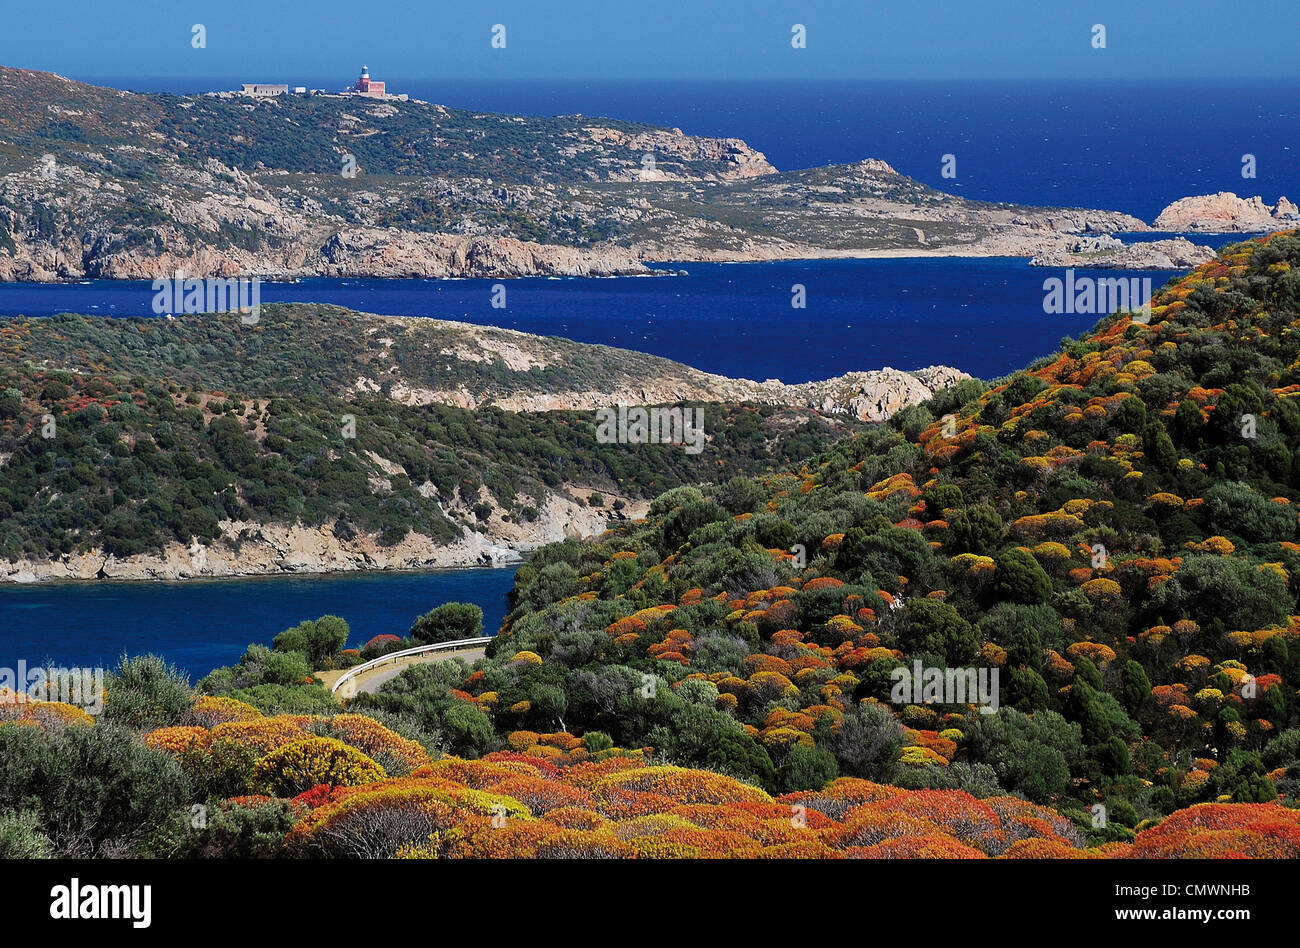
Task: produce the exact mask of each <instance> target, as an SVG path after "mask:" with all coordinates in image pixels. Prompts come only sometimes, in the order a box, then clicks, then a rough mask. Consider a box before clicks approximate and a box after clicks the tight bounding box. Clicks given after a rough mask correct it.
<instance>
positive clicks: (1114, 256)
mask: <svg viewBox="0 0 1300 948" xmlns="http://www.w3.org/2000/svg"><path fill="white" fill-rule="evenodd" d="M1213 259H1214V250H1213V249H1212V248H1210V247H1206V246H1203V245H1201V244H1194V243H1192V242H1191V241H1190V240H1188V239H1187V238H1186V237H1174V238H1172V239H1169V240H1145V241H1139V242H1137V243H1133V244H1125V243H1124V242H1123V241H1121V240H1119V239H1118V238H1114V237H1082V238H1079V239H1078V240H1077V241H1074V242H1073V243H1072V244H1071V246H1070V247H1068V248H1067V249H1065V250H1053V251H1049V252H1047V253H1042V254H1038V255H1037V256H1035V257H1033V258H1032V259H1030V261H1029V265H1030V266H1031V267H1101V268H1106V269H1110V270H1189V269H1192V268H1194V267H1199V266H1200V265H1201V264H1203V263H1206V262H1207V261H1209V260H1213Z"/></svg>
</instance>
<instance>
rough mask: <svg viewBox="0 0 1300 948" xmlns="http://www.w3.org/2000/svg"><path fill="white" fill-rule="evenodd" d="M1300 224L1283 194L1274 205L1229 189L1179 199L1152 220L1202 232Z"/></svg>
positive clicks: (1162, 226)
mask: <svg viewBox="0 0 1300 948" xmlns="http://www.w3.org/2000/svg"><path fill="white" fill-rule="evenodd" d="M1297 223H1300V213H1298V212H1297V210H1296V206H1295V205H1294V204H1292V203H1291V202H1290V201H1289V200H1287V199H1286V198H1285V197H1281V198H1278V201H1277V203H1276V204H1274V205H1268V204H1265V203H1264V199H1263V198H1261V197H1259V196H1258V195H1256V196H1255V197H1251V198H1241V197H1237V195H1236V194H1234V193H1233V192H1231V191H1220V192H1219V193H1217V194H1201V195H1195V196H1192V197H1185V198H1180V199H1179V200H1177V201H1175V202H1174V203H1173V204H1170V205H1169V206H1168V207H1166V208H1165V209H1164V210H1163V211H1161V212H1160V216H1159V217H1157V218H1156V219H1155V224H1154V226H1155V229H1156V230H1164V231H1189V232H1190V231H1204V232H1206V233H1222V234H1256V233H1265V232H1267V231H1272V230H1282V229H1285V228H1287V227H1294V226H1295V225H1296V224H1297Z"/></svg>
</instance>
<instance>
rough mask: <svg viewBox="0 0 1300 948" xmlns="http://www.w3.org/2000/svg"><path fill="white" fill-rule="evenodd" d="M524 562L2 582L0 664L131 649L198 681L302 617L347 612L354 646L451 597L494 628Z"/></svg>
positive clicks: (109, 659) (100, 658)
mask: <svg viewBox="0 0 1300 948" xmlns="http://www.w3.org/2000/svg"><path fill="white" fill-rule="evenodd" d="M514 575H515V567H496V568H479V569H449V570H436V571H432V572H425V573H364V574H357V573H346V574H341V575H337V576H288V577H279V576H276V577H266V578H257V579H211V580H209V579H204V580H195V581H188V582H148V581H146V582H63V583H54V584H40V585H32V586H12V585H8V586H3V587H0V667H5V668H13V667H15V666H16V664H17V663H18V661H19V660H20V659H23V660H25V661H26V662H27V664H28V666H35V665H37V664H38V663H44V662H49V663H51V664H53V665H55V666H56V667H58V666H65V667H70V666H76V667H87V666H89V667H109V668H111V667H114V666H115V664H116V662H117V659H118V658H119V657H120V656H121V655H122V654H123V653H124V652H125V653H127V654H130V655H141V654H144V653H147V652H153V653H155V654H159V655H162V656H163V657H165V658H166V659H167V660H168V661H170V662H172V663H173V664H175V665H176V666H178V667H179V668H182V669H184V670H185V671H187V672H189V673H190V675H191V676H192V677H193V679H194V680H196V681H197V680H198V679H199V678H202V677H203V676H204V675H206V674H207V673H208V672H209V671H211V670H212V669H213V668H216V667H218V666H221V665H230V664H233V663H234V662H236V661H238V660H239V656H240V655H242V654H243V652H244V649H245V648H246V647H247V646H248V645H249V644H250V643H253V642H258V643H262V644H265V645H269V644H271V639H272V638H274V637H275V635H276V634H277V633H279V632H282V631H284V630H285V629H287V628H289V627H290V626H294V625H297V624H298V623H299V622H301V621H302V620H303V619H315V618H317V617H319V616H322V615H337V616H342V617H343V618H344V619H347V621H348V625H349V626H351V629H352V635H351V637H350V639H349V641H348V644H349V645H351V646H360V645H364V644H365V643H366V642H367V641H369V640H370V639H371V638H373V637H374V636H376V635H381V634H384V633H391V634H394V635H405V634H406V632H407V630H408V629H410V627H411V624H412V623H413V622H414V621H415V619H417V618H418V617H419V616H421V615H423V614H424V613H426V612H428V611H429V610H430V609H432V608H433V607H434V606H439V605H441V604H442V603H444V602H474V603H478V604H479V605H480V606H482V607H483V629H484V634H485V635H493V634H495V633H496V632H497V630H498V629H499V628H500V627H501V620H502V619H503V618H504V617H505V614H506V593H507V592H508V591H509V590H510V587H511V585H512V584H513V582H514Z"/></svg>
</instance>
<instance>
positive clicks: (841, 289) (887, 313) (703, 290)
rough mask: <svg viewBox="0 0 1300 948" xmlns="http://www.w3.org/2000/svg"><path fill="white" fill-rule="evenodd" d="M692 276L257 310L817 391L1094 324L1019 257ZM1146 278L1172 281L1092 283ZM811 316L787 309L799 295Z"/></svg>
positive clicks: (322, 283)
mask: <svg viewBox="0 0 1300 948" xmlns="http://www.w3.org/2000/svg"><path fill="white" fill-rule="evenodd" d="M668 267H669V269H673V268H679V269H685V270H686V271H687V273H686V275H685V276H659V277H616V278H610V279H600V280H592V279H582V278H573V279H548V278H527V279H520V280H511V281H507V283H506V304H507V305H506V307H505V308H504V309H493V308H492V305H491V300H492V286H493V285H494V284H495V283H496V282H497V281H494V280H337V279H308V280H302V281H301V282H298V283H264V284H263V285H262V288H261V298H262V302H263V303H268V302H280V301H285V300H299V301H324V302H330V303H337V304H339V305H341V306H347V307H349V308H351V309H356V310H360V311H362V312H372V313H383V314H386V315H401V316H436V317H440V318H443V319H455V320H462V321H465V322H472V323H482V324H487V325H493V326H503V327H505V328H507V329H519V330H523V331H525V332H531V333H538V334H540V335H549V336H561V337H563V338H566V339H574V340H577V341H579V342H591V343H598V344H603V345H610V346H618V347H620V348H625V349H635V350H638V351H641V352H650V353H653V354H654V355H659V356H665V357H667V358H670V359H676V360H677V361H679V362H685V363H686V364H688V365H692V366H694V367H696V368H698V369H703V370H705V371H706V372H716V373H719V374H721V375H729V376H734V377H739V378H751V379H757V380H760V381H761V380H763V379H769V378H776V379H781V380H782V381H784V382H807V381H809V380H812V379H824V378H828V377H830V376H835V375H841V374H843V373H845V372H850V371H855V370H865V369H878V368H881V367H882V366H886V365H888V366H893V367H894V368H896V369H916V368H921V367H923V366H927V365H954V366H957V367H958V368H960V369H962V370H963V371H966V372H969V373H971V374H972V375H976V376H979V377H981V378H994V377H997V376H1000V375H1005V374H1007V373H1008V372H1011V371H1013V370H1015V369H1018V368H1020V367H1022V366H1024V365H1025V364H1026V363H1028V362H1031V361H1033V360H1034V359H1036V358H1038V357H1039V356H1041V355H1043V354H1044V353H1045V352H1048V351H1050V350H1052V349H1054V348H1055V347H1056V345H1057V343H1058V342H1060V340H1061V337H1063V336H1066V335H1071V336H1078V335H1079V334H1080V333H1082V332H1084V331H1085V330H1087V329H1089V328H1090V327H1091V326H1092V325H1093V324H1094V323H1095V322H1096V317H1093V316H1079V315H1052V316H1049V315H1046V314H1044V312H1043V296H1044V291H1043V281H1044V280H1045V279H1047V278H1049V277H1057V278H1060V277H1061V271H1059V270H1049V269H1040V268H1037V267H1030V266H1029V265H1028V263H1026V261H1024V260H1022V259H1016V258H948V259H945V258H933V257H931V258H924V257H923V258H890V259H880V260H817V261H791V262H778V263H727V264H718V263H715V264H705V263H683V264H670V265H668ZM1090 272H1094V275H1103V274H1106V275H1111V276H1122V277H1134V276H1137V277H1139V278H1149V279H1150V280H1151V286H1152V288H1153V289H1159V287H1160V286H1161V284H1163V283H1164V282H1165V280H1167V279H1168V278H1169V277H1170V276H1171V275H1172V274H1171V273H1167V272H1143V273H1140V274H1139V273H1135V272H1132V271H1129V272H1124V273H1121V272H1119V271H1113V272H1112V271H1090ZM795 284H800V285H802V286H803V287H804V288H805V290H806V297H805V301H806V304H807V305H806V308H804V309H795V308H793V307H792V306H791V287H792V286H794V285H795ZM152 301H153V291H152V288H151V286H150V284H148V283H143V282H140V283H121V282H90V283H83V284H64V285H59V286H51V285H49V284H32V283H27V284H23V283H9V284H5V283H0V316H6V315H8V316H13V315H18V314H25V315H28V316H41V315H49V314H52V313H58V312H77V313H92V314H100V315H104V316H131V315H137V316H152V315H153V310H152V308H151V305H152Z"/></svg>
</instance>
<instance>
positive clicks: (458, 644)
mask: <svg viewBox="0 0 1300 948" xmlns="http://www.w3.org/2000/svg"><path fill="white" fill-rule="evenodd" d="M491 641H492V636H490V635H483V636H480V637H479V638H476V639H457V640H456V641H454V642H435V643H434V644H432V645H417V646H415V648H404V649H400V650H399V651H396V652H389V653H387V654H386V655H380V656H379V657H378V658H372V659H371V660H370V661H368V662H362V663H361V664H360V665H353V666H352V667H351V668H349V669H348V670H347V671H346V672H345V673H344V674H343V675H341V676H339V680H338V681H336V682H334V687H333V688H331V689H330V694H335V693H337V692H338V690H339V689H340V688H342V687H343V685H344V683H346V682H349V681H352V680H354V679H355V678H357V677H358V676H359V675H364V674H365V673H366V672H368V671H370V670H371V669H372V668H378V667H380V666H381V665H386V664H388V663H389V662H396V661H397V659H399V658H406V657H407V656H409V655H423V654H425V653H426V652H445V651H451V650H454V649H458V648H473V647H475V646H476V645H486V644H487V643H488V642H491Z"/></svg>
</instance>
